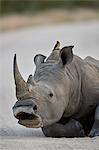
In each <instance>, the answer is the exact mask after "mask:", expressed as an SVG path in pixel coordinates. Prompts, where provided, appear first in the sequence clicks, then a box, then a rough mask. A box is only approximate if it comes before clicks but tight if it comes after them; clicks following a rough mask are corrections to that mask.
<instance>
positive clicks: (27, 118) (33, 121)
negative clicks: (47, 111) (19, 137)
mask: <svg viewBox="0 0 99 150" xmlns="http://www.w3.org/2000/svg"><path fill="white" fill-rule="evenodd" d="M15 117H16V118H17V119H18V120H19V121H18V123H19V124H21V125H23V126H25V127H28V128H39V127H42V126H43V125H42V121H41V117H40V116H38V115H36V114H29V113H26V112H19V113H18V114H17V115H16V116H15Z"/></svg>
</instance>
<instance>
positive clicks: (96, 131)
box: [89, 105, 99, 137]
mask: <svg viewBox="0 0 99 150" xmlns="http://www.w3.org/2000/svg"><path fill="white" fill-rule="evenodd" d="M89 136H90V137H94V136H99V105H98V106H97V107H96V112H95V121H94V124H93V127H92V129H91V131H90V133H89Z"/></svg>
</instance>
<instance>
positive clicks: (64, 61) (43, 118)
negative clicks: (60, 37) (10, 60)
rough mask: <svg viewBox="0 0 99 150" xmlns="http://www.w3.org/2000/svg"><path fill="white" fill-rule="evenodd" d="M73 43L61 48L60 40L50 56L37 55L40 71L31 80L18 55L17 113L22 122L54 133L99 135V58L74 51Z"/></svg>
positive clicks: (53, 135)
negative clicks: (19, 66)
mask: <svg viewBox="0 0 99 150" xmlns="http://www.w3.org/2000/svg"><path fill="white" fill-rule="evenodd" d="M73 47H74V46H66V47H63V48H62V49H60V43H59V42H57V43H56V45H55V47H54V49H53V51H52V53H51V55H50V56H49V57H48V58H46V57H45V56H44V55H41V54H38V55H36V56H35V58H34V62H35V65H36V71H35V74H34V76H32V75H30V76H29V78H28V80H27V82H26V81H24V79H23V77H22V76H21V74H20V72H19V69H18V66H17V61H16V55H15V57H14V79H15V85H16V97H17V99H18V101H17V102H16V104H15V105H14V107H13V113H14V116H15V117H16V118H17V119H18V120H19V121H18V123H19V124H21V125H23V126H26V127H29V128H38V127H41V128H42V131H43V133H44V134H45V136H50V137H81V136H87V135H89V136H97V135H99V61H98V60H96V59H94V58H92V57H87V58H85V59H84V60H83V59H81V58H80V57H78V56H75V55H73V52H72V49H73Z"/></svg>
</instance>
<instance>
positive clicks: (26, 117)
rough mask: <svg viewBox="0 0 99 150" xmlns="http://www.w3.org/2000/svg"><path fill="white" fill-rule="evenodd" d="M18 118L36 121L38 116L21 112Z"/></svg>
mask: <svg viewBox="0 0 99 150" xmlns="http://www.w3.org/2000/svg"><path fill="white" fill-rule="evenodd" d="M16 118H17V119H18V120H34V119H37V118H38V116H36V115H35V114H29V113H26V112H19V113H18V114H17V115H16Z"/></svg>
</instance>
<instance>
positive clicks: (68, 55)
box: [60, 45, 74, 65]
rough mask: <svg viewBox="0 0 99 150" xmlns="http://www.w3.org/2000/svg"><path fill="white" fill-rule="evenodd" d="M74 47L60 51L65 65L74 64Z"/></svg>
mask: <svg viewBox="0 0 99 150" xmlns="http://www.w3.org/2000/svg"><path fill="white" fill-rule="evenodd" d="M73 47H74V46H73V45H72V46H67V47H63V48H62V49H61V51H60V57H61V60H62V63H63V65H66V64H69V63H71V62H72V60H73V52H72V48H73Z"/></svg>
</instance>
